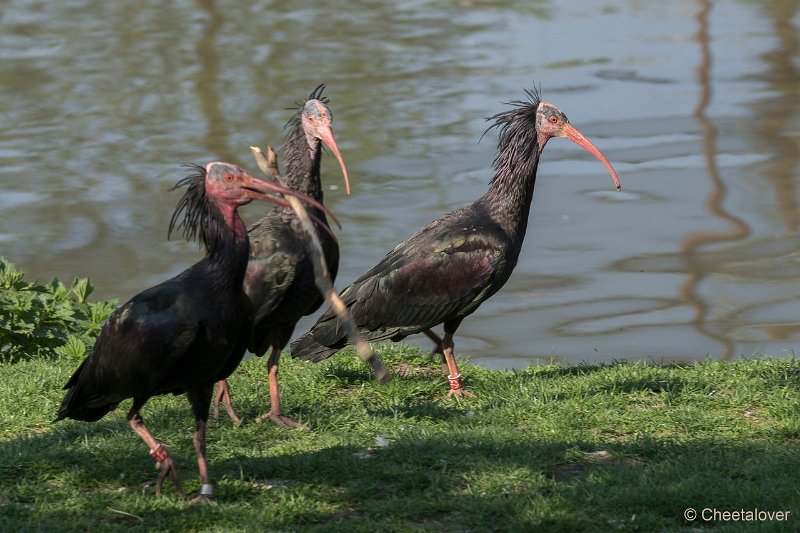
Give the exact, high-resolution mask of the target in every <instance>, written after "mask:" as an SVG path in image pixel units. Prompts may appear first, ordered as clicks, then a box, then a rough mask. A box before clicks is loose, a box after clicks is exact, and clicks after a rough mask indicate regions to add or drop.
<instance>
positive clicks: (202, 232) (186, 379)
mask: <svg viewBox="0 0 800 533" xmlns="http://www.w3.org/2000/svg"><path fill="white" fill-rule="evenodd" d="M195 168H196V169H197V170H198V172H197V173H196V174H194V175H192V176H190V177H187V178H185V179H183V180H181V181H179V182H178V184H177V185H176V188H177V187H186V191H185V192H184V195H183V197H182V198H181V199H180V201H179V202H178V206H177V208H176V210H175V213H174V214H173V216H172V220H171V221H170V227H169V231H170V233H172V231H174V230H176V229H177V230H181V229H182V230H183V234H184V236H186V237H187V238H188V239H194V238H197V239H199V241H200V242H201V243H203V244H204V245H205V248H206V255H205V257H204V258H203V259H202V260H200V261H199V262H197V263H195V264H194V265H192V266H191V267H190V268H188V269H186V270H185V271H183V272H182V273H180V274H178V275H177V276H175V277H174V278H171V279H169V280H167V281H165V282H163V283H161V284H159V285H156V286H155V287H152V288H150V289H147V290H145V291H144V292H142V293H140V294H137V295H136V296H134V297H133V298H131V299H130V300H128V301H127V302H126V303H124V304H123V305H122V306H120V307H119V308H118V309H117V310H116V311H115V312H114V313H113V314H112V315H111V317H110V318H109V319H108V321H107V322H106V323H105V325H104V326H103V329H102V331H101V332H100V335H99V336H98V338H97V341H96V342H95V345H94V347H93V349H92V353H91V354H90V355H89V357H87V358H86V359H85V360H84V361H83V362H82V363H81V365H80V367H78V369H77V371H76V372H75V373H74V374H73V375H72V377H71V378H70V379H69V381H68V382H67V384H66V385H65V386H64V388H65V389H67V393H66V396H65V397H64V400H63V402H62V403H61V407H60V408H59V410H58V417H57V418H56V421H58V420H61V419H64V418H73V419H75V420H85V421H89V422H92V421H96V420H99V419H100V418H102V417H103V416H104V415H105V414H106V413H108V412H109V411H112V410H113V409H115V408H116V407H117V405H118V404H119V403H120V402H121V401H122V400H124V399H126V398H133V407H132V408H131V410H130V412H129V413H128V421H129V423H130V426H131V428H132V429H133V430H134V431H135V432H136V433H137V434H138V435H139V436H140V437H141V438H142V439H143V440H144V441H145V443H146V444H147V445H148V447H149V448H150V450H151V451H150V454H151V455H152V456H153V458H154V459H155V460H156V465H157V467H159V468H160V469H161V472H160V475H159V478H158V483H157V485H156V492H157V493H160V491H161V484H162V482H163V480H164V478H165V476H166V475H170V476H171V477H172V479H173V480H174V482H175V485H176V488H177V490H178V492H179V493H180V494H181V495H182V496H183V495H184V494H183V489H182V487H181V484H180V480H179V478H178V475H177V471H176V469H175V466H174V463H173V462H172V459H171V458H170V456H169V454H168V453H167V452H166V450H165V449H164V447H163V446H162V445H161V444H159V443H158V442H157V441H156V440H155V439H154V438H153V436H152V435H151V434H150V432H149V431H148V430H147V428H146V427H145V426H144V423H143V421H142V418H141V416H140V415H139V411H140V409H141V408H142V406H143V405H144V404H145V402H147V400H148V399H149V398H151V397H152V396H155V395H159V394H167V393H172V394H180V393H186V395H187V397H188V399H189V403H190V404H191V407H192V413H193V414H194V417H195V419H196V421H197V431H196V433H195V439H194V443H195V449H196V451H197V460H198V466H199V469H200V477H201V480H202V483H203V489H202V490H201V493H200V497H199V498H201V499H202V498H207V497H209V496H210V495H211V485H209V483H208V472H207V469H206V460H205V427H206V421H207V420H208V410H209V405H210V402H211V394H212V390H213V386H214V383H215V382H216V381H217V380H219V379H223V378H225V377H227V376H228V375H230V373H231V372H233V370H234V369H235V368H236V366H237V365H238V364H239V362H240V361H241V359H242V356H243V355H244V352H245V348H246V346H247V342H248V340H249V338H250V331H251V327H252V318H253V308H252V304H251V303H250V300H249V298H247V296H246V295H245V293H244V291H243V290H242V282H243V280H244V274H245V270H246V268H247V259H248V250H249V244H248V238H247V230H246V228H245V225H244V222H243V221H242V219H241V218H240V217H239V215H238V213H237V211H236V209H237V207H239V206H240V205H244V204H246V203H249V202H250V201H251V200H253V199H264V200H270V201H273V202H276V203H279V204H285V203H286V202H285V200H282V199H280V198H278V197H275V196H271V195H268V194H266V193H265V192H262V191H278V192H285V193H290V192H289V191H288V190H286V189H284V188H282V187H277V186H275V185H273V184H271V183H268V182H265V181H263V180H260V179H257V178H254V177H252V176H250V175H249V174H247V173H246V172H245V171H244V170H242V169H241V168H239V167H237V166H236V165H231V164H229V163H220V162H215V163H209V164H208V166H206V168H202V167H195Z"/></svg>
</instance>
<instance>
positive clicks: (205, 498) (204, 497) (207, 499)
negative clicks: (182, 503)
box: [189, 494, 217, 505]
mask: <svg viewBox="0 0 800 533" xmlns="http://www.w3.org/2000/svg"><path fill="white" fill-rule="evenodd" d="M189 503H191V504H192V505H194V504H197V503H202V504H216V503H217V501H216V500H215V499H214V497H213V496H211V495H208V494H199V495H197V496H195V497H194V498H192V501H190V502H189Z"/></svg>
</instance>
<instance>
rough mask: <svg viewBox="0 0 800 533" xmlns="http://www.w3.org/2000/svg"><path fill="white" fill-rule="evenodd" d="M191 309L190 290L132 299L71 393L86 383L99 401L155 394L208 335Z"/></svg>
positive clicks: (170, 289)
mask: <svg viewBox="0 0 800 533" xmlns="http://www.w3.org/2000/svg"><path fill="white" fill-rule="evenodd" d="M191 303H192V302H191V300H190V297H189V295H187V293H186V291H185V290H182V289H181V287H180V286H179V285H178V284H173V283H169V282H165V283H162V284H161V285H157V286H155V287H153V288H151V289H148V290H146V291H144V292H142V293H140V294H138V295H136V296H134V297H133V298H131V299H130V300H129V301H128V302H126V303H125V304H124V305H122V306H121V307H120V308H119V309H117V310H116V311H115V312H114V313H113V314H112V315H111V317H110V318H109V319H108V321H107V322H106V324H105V325H104V326H103V330H102V331H101V332H100V335H99V336H98V338H97V342H96V343H95V345H94V348H93V349H92V353H91V355H90V356H89V358H88V359H87V360H86V363H85V364H84V365H82V366H81V369H79V371H78V372H76V373H75V375H74V376H73V377H72V378H71V379H70V381H69V382H68V383H67V385H66V387H65V388H70V387H71V386H72V385H75V384H76V382H77V383H78V384H80V383H81V382H84V383H85V384H86V385H87V386H86V387H83V388H84V389H85V393H86V394H87V395H89V396H96V397H97V398H96V399H97V400H98V401H108V399H109V398H108V396H109V395H112V396H116V397H119V398H127V397H129V396H132V395H134V394H138V395H143V394H141V393H142V392H143V391H148V390H149V391H153V390H155V389H156V387H157V386H158V384H159V382H160V381H161V380H162V378H163V377H164V376H166V375H168V374H169V372H170V371H171V370H172V369H173V368H174V367H175V365H176V364H177V363H178V361H180V359H181V357H182V356H183V355H184V354H185V353H186V350H187V349H188V348H189V347H190V346H191V345H192V343H194V342H195V340H196V338H197V336H198V335H199V334H202V332H201V329H202V327H201V324H200V322H199V320H198V318H196V317H194V316H193V314H192V312H191V311H192V309H191V308H192V305H191ZM101 398H104V399H101ZM84 400H87V402H88V403H91V402H92V399H91V398H88V397H87V398H84Z"/></svg>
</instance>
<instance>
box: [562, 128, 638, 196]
mask: <svg viewBox="0 0 800 533" xmlns="http://www.w3.org/2000/svg"><path fill="white" fill-rule="evenodd" d="M557 135H558V137H564V138H566V139H569V140H570V141H572V142H574V143H575V144H579V145H580V146H583V148H584V149H585V150H586V151H587V152H589V153H590V154H592V155H593V156H595V157H596V158H597V159H599V160H600V162H601V163H603V164H604V165H605V166H606V168H607V169H608V172H609V173H610V174H611V178H612V179H613V180H614V186H615V187H616V188H617V190H618V191H621V190H622V185H621V184H620V182H619V177H618V176H617V172H616V171H615V170H614V167H612V166H611V163H609V162H608V159H606V156H604V155H603V152H601V151H600V150H598V149H597V147H596V146H595V145H593V144H592V143H591V141H589V139H587V138H586V137H584V136H583V134H582V133H581V132H580V131H578V129H577V128H576V127H575V126H573V125H572V124H569V123H567V124H565V125H564V126H563V127H562V128H561V131H560V132H559V133H558V134H557Z"/></svg>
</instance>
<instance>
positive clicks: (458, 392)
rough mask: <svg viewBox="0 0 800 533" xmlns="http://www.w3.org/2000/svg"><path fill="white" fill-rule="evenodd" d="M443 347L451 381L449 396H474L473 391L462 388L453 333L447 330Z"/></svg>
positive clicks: (448, 378)
mask: <svg viewBox="0 0 800 533" xmlns="http://www.w3.org/2000/svg"><path fill="white" fill-rule="evenodd" d="M442 347H443V348H444V350H443V352H444V360H445V363H447V369H448V371H449V374H448V376H447V380H448V381H449V382H450V391H449V392H448V393H447V395H448V396H457V397H459V398H463V397H465V396H472V393H471V392H469V391H465V390H464V389H463V388H462V383H461V373H460V372H459V371H458V366H457V365H456V358H455V356H454V355H453V347H454V344H453V334H452V333H447V332H445V334H444V339H443V340H442Z"/></svg>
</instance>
